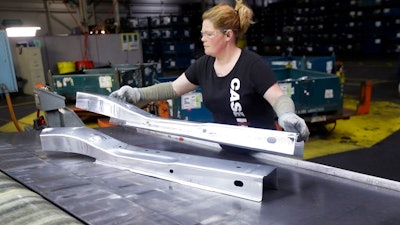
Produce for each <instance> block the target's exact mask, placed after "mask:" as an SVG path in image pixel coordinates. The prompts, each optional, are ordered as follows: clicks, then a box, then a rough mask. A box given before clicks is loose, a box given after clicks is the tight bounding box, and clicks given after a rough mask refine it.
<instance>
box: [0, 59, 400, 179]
mask: <svg viewBox="0 0 400 225" xmlns="http://www.w3.org/2000/svg"><path fill="white" fill-rule="evenodd" d="M343 61H344V70H345V75H346V80H345V84H344V89H343V90H344V108H348V109H353V110H355V109H356V107H357V104H358V103H359V95H360V88H361V83H362V82H363V81H366V80H370V81H372V84H373V86H372V98H371V104H370V110H369V113H368V114H365V115H352V116H350V118H349V119H340V120H337V121H336V124H328V125H326V126H325V128H326V129H320V127H319V129H314V127H311V128H310V129H311V131H312V135H311V137H310V140H309V141H308V142H307V143H306V144H305V149H304V159H305V160H310V161H314V162H318V163H322V164H326V165H330V166H334V167H339V168H343V169H349V170H352V171H356V172H361V173H366V174H370V175H375V176H379V177H383V178H388V179H393V180H397V181H400V174H398V173H395V171H400V160H399V159H400V157H399V156H400V151H399V150H398V149H400V141H399V140H400V94H399V90H398V82H399V81H398V78H397V69H398V61H397V59H387V60H386V59H368V60H365V59H363V60H343ZM11 99H12V102H13V105H14V108H13V109H14V112H15V115H16V117H17V118H18V120H19V122H18V123H19V126H20V127H21V128H22V129H23V130H25V131H29V130H31V129H32V127H33V119H34V118H36V114H37V111H36V106H35V101H34V97H33V96H30V95H23V94H15V93H13V94H11ZM84 122H85V123H87V124H88V125H89V124H90V125H89V126H95V125H93V124H94V123H96V120H91V119H90V118H89V119H88V118H85V120H84ZM0 132H17V129H16V127H15V125H14V124H13V123H12V122H11V119H10V114H9V110H8V107H7V104H6V99H5V97H4V95H1V96H0Z"/></svg>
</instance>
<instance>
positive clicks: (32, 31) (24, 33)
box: [6, 27, 40, 37]
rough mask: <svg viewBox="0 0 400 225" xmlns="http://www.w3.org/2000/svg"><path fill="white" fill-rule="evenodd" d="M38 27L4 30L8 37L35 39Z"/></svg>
mask: <svg viewBox="0 0 400 225" xmlns="http://www.w3.org/2000/svg"><path fill="white" fill-rule="evenodd" d="M37 30H40V27H9V28H6V32H7V36H8V37H35V36H36V31H37Z"/></svg>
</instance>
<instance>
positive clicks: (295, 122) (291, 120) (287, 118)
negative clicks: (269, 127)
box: [278, 112, 310, 141]
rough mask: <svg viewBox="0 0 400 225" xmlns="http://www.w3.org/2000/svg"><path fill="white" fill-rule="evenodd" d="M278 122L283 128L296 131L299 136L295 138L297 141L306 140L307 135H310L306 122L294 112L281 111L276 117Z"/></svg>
mask: <svg viewBox="0 0 400 225" xmlns="http://www.w3.org/2000/svg"><path fill="white" fill-rule="evenodd" d="M278 123H279V125H280V126H281V127H282V128H283V130H285V131H288V132H293V133H298V134H299V138H298V139H297V141H307V140H308V136H310V131H309V130H308V127H307V125H306V122H305V121H304V119H302V118H301V117H299V116H298V115H296V114H295V113H291V112H287V113H283V114H282V115H281V116H280V117H279V118H278Z"/></svg>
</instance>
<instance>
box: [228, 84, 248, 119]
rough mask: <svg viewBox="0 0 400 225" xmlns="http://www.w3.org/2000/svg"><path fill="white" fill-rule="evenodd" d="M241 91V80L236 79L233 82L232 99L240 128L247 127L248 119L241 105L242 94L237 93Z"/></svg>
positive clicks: (234, 113)
mask: <svg viewBox="0 0 400 225" xmlns="http://www.w3.org/2000/svg"><path fill="white" fill-rule="evenodd" d="M239 89H240V80H239V79H238V78H234V79H232V81H231V88H230V98H229V101H230V102H231V110H232V112H233V115H234V116H235V118H236V122H237V124H238V125H239V126H247V125H248V124H247V118H246V116H245V115H244V113H243V111H242V110H243V108H242V104H240V94H239V93H238V92H237V91H238V90H239Z"/></svg>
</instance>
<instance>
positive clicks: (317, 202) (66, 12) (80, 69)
mask: <svg viewBox="0 0 400 225" xmlns="http://www.w3.org/2000/svg"><path fill="white" fill-rule="evenodd" d="M221 2H226V3H228V4H231V5H234V4H235V1H231V0H226V1H223V0H218V1H217V0H212V1H211V0H190V1H186V0H161V1H158V0H147V1H145V0H21V1H10V0H4V1H1V2H0V21H1V24H0V48H1V52H2V53H1V55H0V57H1V59H2V60H1V62H0V64H1V68H2V71H1V73H2V74H1V75H0V84H1V90H0V171H1V173H0V174H1V177H0V215H4V216H5V217H7V219H6V220H5V224H31V223H32V221H35V223H36V224H45V223H46V222H48V224H63V223H65V224H399V223H400V216H399V215H398V212H399V210H400V205H399V204H398V200H400V199H399V197H398V194H399V192H400V174H399V173H398V171H400V163H399V162H400V153H399V152H398V149H400V142H399V138H400V116H399V115H400V2H399V1H397V0H351V1H344V0H339V1H331V0H329V1H318V0H248V1H245V2H246V3H247V4H248V5H249V6H250V7H251V8H252V10H253V12H254V17H255V24H253V25H252V26H251V27H250V28H249V30H248V32H247V33H246V35H245V37H244V38H243V39H241V40H239V42H238V46H239V47H241V48H243V49H248V50H250V51H254V52H256V53H257V54H259V55H261V56H263V57H264V58H265V60H266V62H267V63H269V65H270V67H271V68H272V69H273V71H274V73H275V75H276V76H277V79H278V81H279V83H280V84H281V87H295V88H296V89H295V90H296V92H294V91H293V92H294V93H292V94H291V97H292V99H293V100H294V102H295V105H296V113H297V114H299V115H300V116H301V117H303V118H304V119H305V120H306V121H307V125H308V126H309V129H310V131H311V135H310V138H309V140H308V141H307V142H305V143H304V146H303V148H304V149H303V154H302V156H301V157H300V158H297V157H294V156H293V157H292V156H289V157H288V156H285V155H283V156H282V155H280V154H270V153H264V152H261V153H260V152H257V151H255V152H254V154H251V155H241V154H235V153H227V152H223V151H220V148H219V147H218V146H216V145H215V143H209V142H207V141H205V142H203V141H199V142H198V141H197V140H192V139H190V138H186V137H187V136H186V137H185V136H184V135H183V137H182V136H180V137H175V136H174V135H173V134H172V133H171V134H169V135H168V134H167V135H164V134H159V133H157V132H155V133H153V132H149V131H146V129H143V130H142V129H140V128H132V127H130V126H129V125H126V124H125V126H123V125H122V126H121V125H115V124H113V123H110V121H109V119H110V116H107V115H106V114H101V113H95V112H91V111H90V110H82V109H80V108H79V107H76V106H75V103H76V102H77V95H76V94H77V92H84V93H94V94H98V95H102V96H108V95H109V94H110V93H111V92H112V91H114V90H117V89H118V88H119V87H121V86H123V85H130V86H132V87H146V86H150V85H153V84H156V83H160V82H166V81H171V80H173V79H175V78H176V77H177V76H179V75H180V74H181V73H182V72H184V71H185V69H186V68H187V67H189V66H190V65H191V64H192V63H193V62H194V61H195V60H196V59H197V58H199V57H200V56H202V55H203V54H204V52H203V46H202V42H201V40H200V37H201V34H200V30H201V22H202V21H201V15H202V13H203V12H204V11H205V10H206V9H208V8H210V7H212V6H214V5H216V4H219V3H221ZM12 27H36V28H35V32H36V33H35V34H34V35H33V36H21V35H19V36H15V37H11V36H10V34H9V33H8V31H7V29H8V28H12ZM25 32H26V31H25ZM304 77H310V79H308V78H307V79H305V80H303V81H301V78H304ZM289 78H290V79H289ZM294 78H295V79H298V80H295V79H294ZM43 90H44V91H43ZM285 90H287V89H285ZM297 90H299V91H297ZM327 90H329V91H333V92H334V93H339V94H338V95H335V96H334V97H332V98H329V99H327V97H326V95H327ZM38 93H39V94H38ZM43 93H44V94H45V96H46V100H45V101H44V100H42V99H41V100H40V97H42V96H41V94H42V95H43ZM306 93H307V94H306ZM309 93H311V94H309ZM321 93H324V94H325V97H324V98H318V97H317V96H320V95H322V96H323V95H324V94H321ZM199 95H201V91H200V90H196V92H194V93H190V95H187V96H182V97H180V98H176V99H171V100H168V101H160V102H152V103H150V104H148V105H146V106H144V107H143V108H142V109H143V110H144V111H146V112H149V113H150V114H153V115H156V116H157V117H161V118H164V119H167V120H172V121H175V120H178V121H189V122H196V123H197V122H200V123H212V116H211V113H210V112H209V111H208V110H207V108H205V106H204V104H202V103H201V101H200V102H198V101H197V100H196V102H190V103H191V104H188V103H187V102H188V101H189V99H193V97H194V96H196V98H195V99H198V98H197V97H198V96H199ZM38 96H40V97H38ZM48 96H51V98H48V99H47V97H48ZM95 100H98V101H99V102H100V100H101V99H96V98H95ZM194 103H196V104H195V105H196V106H193V105H194ZM188 105H190V106H188ZM46 106H49V107H50V108H51V109H49V108H47V107H46ZM52 107H55V108H54V109H53V108H52ZM53 113H55V114H53ZM75 116H76V117H75ZM81 122H82V123H83V124H84V127H87V128H89V129H93V130H94V131H89V132H92V133H93V134H96V135H97V132H102V133H103V134H105V135H107V138H108V136H110V137H111V138H109V139H110V140H114V138H115V139H118V140H119V141H122V142H123V143H124V144H123V145H125V144H128V147H127V148H129V146H134V147H132V148H136V147H139V148H140V149H142V148H144V149H145V150H143V151H145V152H146V154H148V153H147V152H148V151H150V152H153V151H155V152H156V153H152V154H151V155H149V156H147V157H149V158H146V160H148V161H149V162H151V164H141V162H136V161H131V164H133V165H135V162H136V163H137V164H138V165H147V166H148V167H149V169H148V171H150V172H148V171H147V172H138V171H140V169H137V168H136V167H135V168H134V167H133V166H132V167H131V168H130V167H129V165H124V164H123V162H122V161H121V159H119V158H118V159H112V158H111V157H110V158H108V156H107V158H106V160H105V161H101V160H100V157H101V155H96V156H93V155H90V154H85V153H87V152H89V150H87V149H91V148H96V146H95V144H93V145H91V144H90V141H93V140H94V139H91V138H89V136H87V137H86V136H85V135H86V134H85V133H84V131H85V130H84V131H81V130H79V129H77V130H73V129H69V127H75V126H76V124H78V126H79V124H80V123H81ZM59 127H63V128H67V129H66V131H64V132H65V139H60V135H58V136H57V135H55V136H52V135H53V134H52V132H54V131H57V129H54V131H53V130H47V129H46V128H59ZM43 130H45V131H46V132H43ZM60 132H61V133H62V132H63V131H60ZM80 132H82V133H80ZM85 132H86V131H85ZM67 133H69V134H71V135H70V136H69V138H71V139H68V138H66V137H67V136H68V135H67ZM161 133H162V132H161ZM42 134H43V135H42ZM74 135H75V136H77V137H79V136H81V137H83V138H82V140H80V139H79V138H77V139H79V143H78V142H73V141H72V138H73V137H74ZM61 136H62V135H61ZM178 136H179V135H178ZM107 138H104V137H103V139H107ZM85 139H87V140H85ZM195 139H196V138H195ZM95 142H96V141H93V143H95ZM242 142H243V143H246V142H248V140H246V139H245V138H243V140H242ZM45 143H46V145H45ZM77 143H78V144H77ZM52 145H54V146H56V147H54V149H51V146H52ZM86 145H87V146H88V147H82V146H86ZM68 146H73V147H74V148H75V149H72V147H70V148H69V149H68ZM93 146H94V147H93ZM46 149H50V151H49V150H47V151H46ZM63 149H64V150H63ZM65 149H67V150H65ZM79 151H81V153H83V154H76V153H77V152H78V153H79ZM140 151H142V150H140ZM159 152H163V154H164V152H165V154H166V156H164V158H162V157H156V156H157V154H158V153H159ZM116 154H117V153H116ZM170 154H172V155H170ZM175 155H176V156H175ZM172 156H174V157H177V158H174V159H173V160H175V161H176V165H175V163H174V162H172V163H169V160H170V161H173V160H172V159H170V158H168V157H172ZM97 157H99V158H97ZM126 157H129V156H126ZM135 157H138V158H141V157H142V156H140V155H138V156H135ZM122 158H123V157H122ZM138 158H133V159H134V160H135V159H138ZM192 158H193V159H192ZM96 159H97V160H96ZM107 160H109V161H107ZM113 160H114V161H113ZM146 160H144V161H146ZM157 160H160V161H157ZM191 160H192V161H191ZM208 160H210V162H209V163H208V164H207V162H208ZM211 160H224V161H221V162H219V161H218V163H215V164H213V163H211ZM225 160H226V161H225ZM119 162H120V163H121V164H120V165H118V163H119ZM160 162H161V163H160ZM188 162H192V164H191V163H188ZM212 162H213V161H212ZM230 162H234V163H248V164H244V165H243V166H242V167H244V168H247V170H246V171H247V172H246V173H251V172H249V171H250V170H251V168H252V167H251V166H253V165H259V167H261V168H264V167H268V168H270V167H271V168H273V170H274V169H276V170H274V171H275V172H271V173H270V174H264V175H263V176H264V177H263V178H262V179H261V186H262V193H261V195H262V200H261V201H260V202H254V201H251V200H250V201H249V200H248V199H245V198H246V197H243V196H241V197H237V196H236V195H235V191H234V189H233V188H229V186H228V185H226V186H224V184H223V182H225V178H230V177H229V176H237V174H235V175H229V174H230V172H231V171H229V170H226V171H225V169H224V167H222V166H221V165H225V164H224V163H227V165H228V163H230ZM197 163H199V165H200V166H198V168H201V169H198V170H196V169H197V168H196V169H194V168H195V167H196V166H197ZM202 163H204V165H205V166H204V165H203V164H202ZM178 164H179V165H183V166H182V167H178V166H177V165H178ZM171 165H172V166H171ZM194 165H196V166H194ZM157 166H158V167H157ZM164 166H165V167H164ZM213 166H214V167H216V168H217V169H216V170H214V171H212V170H211V169H210V168H213ZM239 167H240V166H237V168H239ZM132 168H134V169H132ZM154 168H156V169H154ZM165 168H168V173H167V174H169V175H171V174H173V173H174V175H175V174H176V176H177V177H174V178H170V177H169V175H165V174H163V175H162V176H161V177H160V176H158V175H156V174H158V173H157V171H162V170H164V169H165ZM171 168H174V170H172V169H171ZM178 168H179V169H178ZM207 168H208V169H207ZM181 169H182V171H187V173H185V172H183V173H180V172H181V171H180V170H181ZM195 170H196V171H197V172H196V174H195V175H191V174H190V172H191V171H195ZM221 170H222V172H226V174H225V175H224V177H223V178H221V180H218V176H219V172H221ZM172 171H174V172H172ZM175 171H179V172H175ZM198 171H199V172H198ZM256 171H257V170H256ZM252 172H254V171H252ZM178 174H179V175H178ZM232 174H234V173H233V172H232ZM185 176H187V177H185ZM213 176H216V177H213ZM159 178H161V179H159ZM186 178H188V179H189V180H185V179H186ZM196 179H199V180H196ZM236 179H239V178H236ZM268 179H272V180H273V182H272V183H278V184H279V185H277V186H278V187H275V186H276V185H272V186H274V187H273V188H267V187H266V186H268V185H270V182H266V180H268ZM255 180H256V179H255V178H254V182H256V181H255ZM196 182H197V183H196ZM214 183H216V184H220V185H221V186H219V187H222V188H225V187H228V190H223V191H221V190H220V189H218V188H215V186H212V184H214ZM235 185H236V183H235ZM257 185H259V183H257ZM263 185H264V186H263ZM244 187H245V188H247V186H246V185H244ZM235 188H236V187H235ZM232 193H233V194H232ZM246 194H248V195H250V196H251V197H254V196H255V195H257V194H254V193H248V192H247V193H245V194H244V196H247V195H246ZM221 204H223V205H224V207H221ZM37 209H39V210H37Z"/></svg>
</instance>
